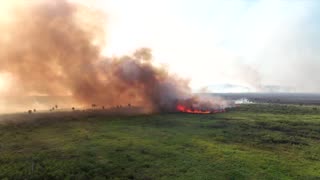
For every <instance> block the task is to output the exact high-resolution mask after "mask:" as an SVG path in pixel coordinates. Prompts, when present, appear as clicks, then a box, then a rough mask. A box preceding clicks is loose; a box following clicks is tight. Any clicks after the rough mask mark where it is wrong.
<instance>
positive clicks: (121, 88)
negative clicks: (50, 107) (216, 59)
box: [0, 0, 191, 111]
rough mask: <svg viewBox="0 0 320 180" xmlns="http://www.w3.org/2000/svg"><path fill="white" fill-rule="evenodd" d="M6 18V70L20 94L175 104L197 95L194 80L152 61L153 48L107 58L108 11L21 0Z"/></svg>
mask: <svg viewBox="0 0 320 180" xmlns="http://www.w3.org/2000/svg"><path fill="white" fill-rule="evenodd" d="M17 2H18V3H16V4H15V6H14V8H12V9H11V11H10V13H9V14H10V20H8V21H6V22H5V23H2V24H1V29H0V30H1V33H2V36H3V38H1V40H0V73H7V74H9V75H10V76H11V80H12V81H13V82H12V83H13V84H12V87H14V89H12V90H11V91H10V93H11V95H14V96H33V95H45V96H61V95H68V96H71V97H72V99H73V100H74V102H76V103H77V105H83V106H85V105H90V104H92V103H94V104H98V105H106V106H116V105H120V104H133V105H137V106H141V105H143V106H144V107H147V108H148V109H149V110H150V111H164V110H172V109H175V106H176V103H177V100H180V99H186V98H189V97H191V90H190V88H189V86H188V81H186V80H183V79H181V78H178V77H176V76H173V75H171V74H170V73H169V72H168V71H167V70H166V69H165V68H161V67H160V68H155V67H154V66H153V65H152V55H151V50H150V49H148V48H142V49H139V50H137V51H136V52H135V53H134V54H132V55H129V56H123V57H113V58H106V57H103V56H102V55H101V51H102V49H103V47H104V45H105V42H104V41H103V40H104V39H105V37H104V36H105V34H107V33H106V32H105V30H104V27H105V26H106V23H105V16H104V15H103V14H102V13H101V12H98V11H93V10H92V9H89V8H87V7H85V6H82V5H79V4H75V3H71V2H69V1H66V0H55V1H51V0H33V1H28V2H26V1H20V3H19V1H17Z"/></svg>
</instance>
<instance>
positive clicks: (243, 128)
mask: <svg viewBox="0 0 320 180" xmlns="http://www.w3.org/2000/svg"><path fill="white" fill-rule="evenodd" d="M6 178H7V179H63V178H67V179H319V178H320V108H319V109H318V108H317V107H309V106H308V107H306V106H292V105H290V106H286V105H267V104H265V105H243V106H241V107H238V108H235V109H231V110H229V112H227V113H223V114H211V115H192V114H158V115H143V116H132V117H125V116H123V117H102V116H87V117H81V118H71V117H68V116H67V115H66V116H65V117H64V118H60V119H42V120H41V119H40V120H36V121H30V122H24V123H10V124H4V125H1V126H0V179H6Z"/></svg>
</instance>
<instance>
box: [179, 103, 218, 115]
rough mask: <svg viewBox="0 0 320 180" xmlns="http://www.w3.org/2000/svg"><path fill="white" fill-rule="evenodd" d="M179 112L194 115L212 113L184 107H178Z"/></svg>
mask: <svg viewBox="0 0 320 180" xmlns="http://www.w3.org/2000/svg"><path fill="white" fill-rule="evenodd" d="M177 110H178V111H180V112H185V113H192V114H210V113H212V112H211V111H208V110H207V111H202V110H198V109H191V108H188V107H186V106H183V105H180V104H179V105H177Z"/></svg>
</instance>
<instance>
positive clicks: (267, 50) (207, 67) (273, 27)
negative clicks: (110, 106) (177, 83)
mask: <svg viewBox="0 0 320 180" xmlns="http://www.w3.org/2000/svg"><path fill="white" fill-rule="evenodd" d="M70 1H85V2H86V4H87V5H89V6H93V7H94V8H97V7H98V8H99V9H101V10H103V11H104V12H105V13H106V15H107V24H106V30H107V31H106V33H107V35H106V37H107V40H106V42H107V43H106V48H105V50H104V54H106V55H108V56H112V55H123V54H126V53H130V52H133V51H134V50H136V49H138V48H140V47H149V48H151V49H152V50H153V55H154V59H155V63H157V64H162V65H166V66H167V67H168V68H169V70H170V72H172V73H175V74H177V75H179V76H182V77H184V78H187V79H190V81H191V83H190V85H191V87H192V89H193V90H194V91H200V90H208V91H211V92H316V93H317V92H320V83H319V82H320V74H319V72H320V51H319V50H320V11H319V9H320V1H319V0H227V1H226V0H197V1H195V0H161V1H159V0H134V1H133V0H92V1H88V0H70ZM88 2H89V3H88ZM4 15H5V13H4V11H3V9H1V7H0V17H4ZM6 76H7V75H6V74H0V93H1V91H2V90H4V89H5V87H6V86H8V83H10V81H4V79H6V78H7V77H6Z"/></svg>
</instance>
